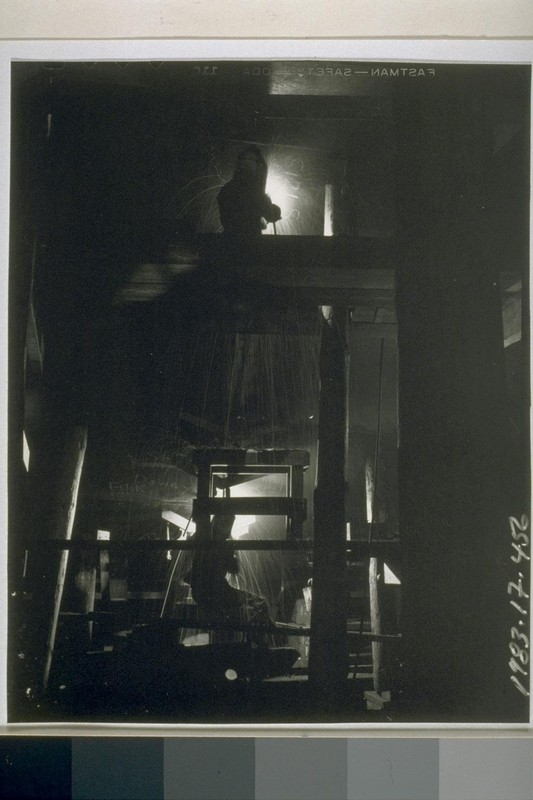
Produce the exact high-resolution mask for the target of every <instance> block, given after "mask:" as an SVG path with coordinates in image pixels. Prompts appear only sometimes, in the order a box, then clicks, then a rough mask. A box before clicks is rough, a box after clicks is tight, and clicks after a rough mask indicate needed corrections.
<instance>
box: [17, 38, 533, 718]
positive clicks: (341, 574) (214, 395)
mask: <svg viewBox="0 0 533 800" xmlns="http://www.w3.org/2000/svg"><path fill="white" fill-rule="evenodd" d="M237 59H238V50H237V52H236V57H235V60H233V61H224V60H217V61H213V60H206V61H205V62H200V61H183V60H177V61H171V60H163V61H150V62H149V61H130V62H126V61H124V62H113V61H87V62H85V61H78V62H74V61H66V62H62V61H50V62H44V61H19V62H13V63H12V64H11V92H12V94H11V127H12V140H11V190H10V191H11V194H10V218H11V227H10V265H9V280H10V298H9V302H10V316H9V320H10V321H9V359H10V365H9V370H10V371H9V393H10V395H9V398H10V399H9V402H10V405H9V431H8V432H9V541H8V555H9V587H8V590H9V606H8V617H9V622H8V624H9V643H8V712H9V722H39V723H44V722H59V723H62V722H89V723H90V722H109V723H131V724H148V723H165V724H176V725H184V724H209V725H213V724H221V725H233V724H243V723H247V724H254V725H262V724H275V725H283V724H304V723H313V724H317V723H318V724H323V723H353V724H374V723H376V724H386V725H387V726H392V727H393V728H394V726H395V725H399V724H403V725H405V724H411V723H412V724H415V723H437V724H447V723H453V724H473V723H484V724H488V723H506V724H516V723H526V722H528V720H529V687H530V679H529V675H530V669H531V667H530V604H529V600H530V598H529V595H530V588H529V584H530V580H529V579H530V558H531V550H530V537H531V528H530V519H529V484H530V478H529V475H530V470H529V464H530V452H529V440H530V437H529V311H528V297H529V280H528V274H529V225H530V223H529V160H530V138H529V137H530V67H529V66H527V65H525V66H522V65H518V64H507V65H506V64H500V63H491V64H470V65H467V64H457V63H441V62H435V63H429V62H419V63H407V62H394V61H391V62H376V61H372V62H361V61H335V60H333V61H325V60H313V61H299V60H294V61H244V60H237Z"/></svg>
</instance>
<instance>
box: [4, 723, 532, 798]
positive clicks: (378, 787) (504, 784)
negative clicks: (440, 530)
mask: <svg viewBox="0 0 533 800" xmlns="http://www.w3.org/2000/svg"><path fill="white" fill-rule="evenodd" d="M532 765H533V739H532V738H531V737H529V738H528V737H527V735H524V736H523V737H522V736H521V737H508V738H463V739H461V738H449V739H448V738H445V739H437V738H436V739H431V738H402V739H393V738H350V739H347V738H281V737H276V738H256V739H254V738H237V737H235V738H223V737H168V738H156V737H116V736H113V737H100V736H99V737H92V736H91V737H85V736H83V737H76V738H70V737H68V738H67V737H65V738H61V737H57V738H56V737H54V738H51V737H24V736H20V737H11V736H7V737H0V796H1V797H2V798H13V800H15V798H16V800H26V799H28V800H29V798H43V800H533V768H532Z"/></svg>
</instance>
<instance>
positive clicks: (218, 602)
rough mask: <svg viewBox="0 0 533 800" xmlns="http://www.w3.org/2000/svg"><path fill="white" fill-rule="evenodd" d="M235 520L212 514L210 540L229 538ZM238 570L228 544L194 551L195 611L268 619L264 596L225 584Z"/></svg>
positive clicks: (247, 619)
mask: <svg viewBox="0 0 533 800" xmlns="http://www.w3.org/2000/svg"><path fill="white" fill-rule="evenodd" d="M234 521H235V517H234V516H233V515H224V514H218V515H215V516H214V517H213V520H212V522H211V540H212V541H214V542H225V541H228V540H230V539H231V529H232V527H233V523H234ZM238 570H239V562H238V560H237V557H236V556H235V553H234V551H233V550H232V549H231V548H230V547H228V548H227V549H222V550H197V551H196V552H195V554H194V558H193V563H192V568H191V573H190V578H189V581H190V585H191V593H192V597H193V600H194V602H195V603H196V605H197V606H198V610H199V611H200V612H201V613H202V614H205V615H206V616H208V617H221V616H222V617H226V618H228V619H231V620H232V621H235V622H263V623H266V622H269V621H270V619H269V615H268V607H267V604H266V602H265V601H264V600H263V598H261V597H258V596H257V595H253V594H251V593H250V592H245V591H242V590H241V589H235V588H234V587H233V586H230V584H229V583H228V580H227V575H228V573H229V574H230V575H236V574H237V572H238Z"/></svg>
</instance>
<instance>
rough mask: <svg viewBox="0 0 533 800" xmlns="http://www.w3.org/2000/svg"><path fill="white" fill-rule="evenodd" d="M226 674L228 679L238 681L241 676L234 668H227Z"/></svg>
mask: <svg viewBox="0 0 533 800" xmlns="http://www.w3.org/2000/svg"><path fill="white" fill-rule="evenodd" d="M224 675H225V677H226V680H228V681H236V680H237V678H238V677H239V676H238V675H237V673H236V672H235V670H234V669H227V670H226V672H225V673H224Z"/></svg>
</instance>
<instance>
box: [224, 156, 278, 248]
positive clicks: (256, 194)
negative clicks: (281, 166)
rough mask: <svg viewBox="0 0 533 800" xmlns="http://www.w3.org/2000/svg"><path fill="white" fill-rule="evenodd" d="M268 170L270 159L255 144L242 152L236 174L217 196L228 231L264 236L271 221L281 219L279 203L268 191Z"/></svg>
mask: <svg viewBox="0 0 533 800" xmlns="http://www.w3.org/2000/svg"><path fill="white" fill-rule="evenodd" d="M267 173H268V168H267V164H266V161H265V159H264V158H263V156H262V155H261V151H260V150H259V148H258V147H256V146H255V145H253V146H252V147H249V148H247V149H246V150H244V151H243V152H242V153H241V154H240V155H239V156H238V158H237V166H236V168H235V174H234V175H233V178H232V179H231V180H230V181H228V183H226V184H225V185H224V186H223V187H222V189H221V190H220V192H219V194H218V198H217V200H218V208H219V212H220V221H221V223H222V227H223V229H224V233H226V234H229V235H230V236H232V237H234V238H235V239H239V238H242V239H250V238H251V237H254V236H260V235H261V232H262V231H263V230H264V229H265V228H266V226H267V224H268V223H269V222H277V221H278V220H280V219H281V211H280V208H279V206H277V205H275V204H274V203H273V202H272V200H271V199H270V197H269V196H268V195H267V194H266V182H267Z"/></svg>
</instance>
